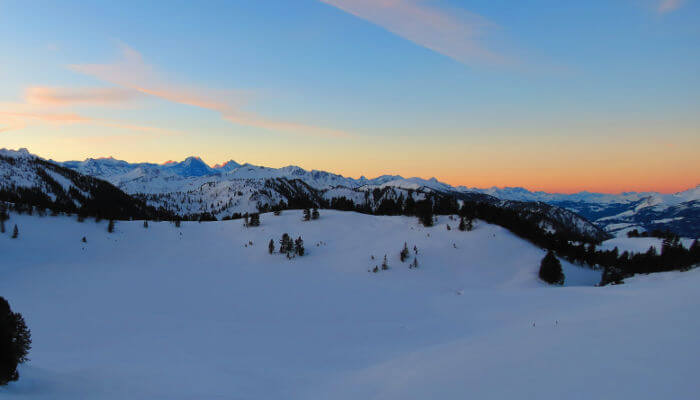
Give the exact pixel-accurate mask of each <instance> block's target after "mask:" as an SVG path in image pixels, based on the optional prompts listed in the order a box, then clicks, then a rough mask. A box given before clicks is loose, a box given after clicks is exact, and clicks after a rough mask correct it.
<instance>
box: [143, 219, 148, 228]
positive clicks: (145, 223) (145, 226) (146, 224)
mask: <svg viewBox="0 0 700 400" xmlns="http://www.w3.org/2000/svg"><path fill="white" fill-rule="evenodd" d="M143 227H144V228H148V221H146V220H143Z"/></svg>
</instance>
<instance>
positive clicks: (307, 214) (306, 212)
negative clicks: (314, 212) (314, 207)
mask: <svg viewBox="0 0 700 400" xmlns="http://www.w3.org/2000/svg"><path fill="white" fill-rule="evenodd" d="M303 219H304V221H308V220H310V219H311V211H309V209H308V208H305V209H304V218H303Z"/></svg>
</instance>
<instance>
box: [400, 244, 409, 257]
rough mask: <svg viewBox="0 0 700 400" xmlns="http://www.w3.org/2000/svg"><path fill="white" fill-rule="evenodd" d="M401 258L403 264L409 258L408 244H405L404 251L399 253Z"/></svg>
mask: <svg viewBox="0 0 700 400" xmlns="http://www.w3.org/2000/svg"><path fill="white" fill-rule="evenodd" d="M399 258H401V262H404V261H406V258H408V245H407V244H406V242H404V243H403V249H401V253H399Z"/></svg>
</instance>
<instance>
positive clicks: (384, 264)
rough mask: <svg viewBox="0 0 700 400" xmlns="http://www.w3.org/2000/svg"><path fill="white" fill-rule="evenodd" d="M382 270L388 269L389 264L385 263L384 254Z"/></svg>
mask: <svg viewBox="0 0 700 400" xmlns="http://www.w3.org/2000/svg"><path fill="white" fill-rule="evenodd" d="M382 269H383V270H387V269H389V263H388V262H387V261H386V254H384V261H382Z"/></svg>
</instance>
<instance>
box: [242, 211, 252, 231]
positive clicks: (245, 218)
mask: <svg viewBox="0 0 700 400" xmlns="http://www.w3.org/2000/svg"><path fill="white" fill-rule="evenodd" d="M243 226H245V227H246V228H247V227H248V226H250V216H249V215H248V213H245V214H243Z"/></svg>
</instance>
